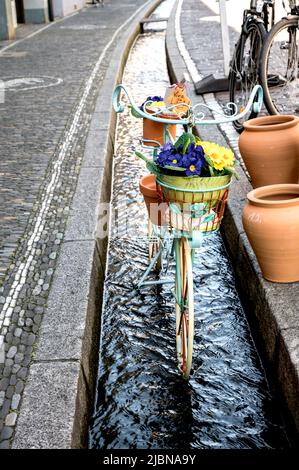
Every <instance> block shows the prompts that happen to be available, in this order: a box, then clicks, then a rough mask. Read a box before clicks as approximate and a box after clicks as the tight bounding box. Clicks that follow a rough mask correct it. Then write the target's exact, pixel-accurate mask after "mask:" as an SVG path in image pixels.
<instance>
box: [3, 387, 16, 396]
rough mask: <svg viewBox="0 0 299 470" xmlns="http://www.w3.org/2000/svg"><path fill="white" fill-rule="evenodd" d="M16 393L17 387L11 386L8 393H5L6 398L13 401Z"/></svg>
mask: <svg viewBox="0 0 299 470" xmlns="http://www.w3.org/2000/svg"><path fill="white" fill-rule="evenodd" d="M14 392H15V387H14V385H9V386H8V387H7V389H6V393H5V396H6V398H9V399H11V398H12V396H13V394H14Z"/></svg>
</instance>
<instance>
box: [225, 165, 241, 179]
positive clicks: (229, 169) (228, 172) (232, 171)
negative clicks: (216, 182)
mask: <svg viewBox="0 0 299 470" xmlns="http://www.w3.org/2000/svg"><path fill="white" fill-rule="evenodd" d="M224 171H225V174H226V175H233V176H234V177H235V178H236V179H237V180H239V179H240V176H239V175H238V173H237V172H236V170H235V168H234V167H232V166H229V167H228V166H226V167H224Z"/></svg>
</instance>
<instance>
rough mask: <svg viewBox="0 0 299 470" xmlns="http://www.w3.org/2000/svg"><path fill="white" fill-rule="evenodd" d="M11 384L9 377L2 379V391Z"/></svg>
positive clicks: (0, 385) (0, 381) (0, 383)
mask: <svg viewBox="0 0 299 470" xmlns="http://www.w3.org/2000/svg"><path fill="white" fill-rule="evenodd" d="M8 385H9V378H7V377H4V378H2V379H1V380H0V391H5V390H6V389H7V387H8Z"/></svg>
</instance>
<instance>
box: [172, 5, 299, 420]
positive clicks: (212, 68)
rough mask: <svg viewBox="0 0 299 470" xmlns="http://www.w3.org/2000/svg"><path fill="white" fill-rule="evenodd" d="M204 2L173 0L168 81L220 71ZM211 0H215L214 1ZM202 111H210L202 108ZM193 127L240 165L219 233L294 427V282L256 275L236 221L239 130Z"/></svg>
mask: <svg viewBox="0 0 299 470" xmlns="http://www.w3.org/2000/svg"><path fill="white" fill-rule="evenodd" d="M207 3H208V2H207V0H183V2H182V0H178V1H177V4H176V5H177V7H178V8H180V7H182V10H181V15H180V21H179V25H180V27H179V28H178V23H177V21H176V19H177V13H176V12H177V11H178V10H177V8H176V7H175V8H174V10H173V12H172V17H171V18H170V20H169V23H168V31H167V53H168V58H169V63H170V70H171V71H172V75H173V76H172V79H173V81H179V80H180V79H181V78H182V76H183V75H184V74H186V73H187V74H189V76H190V75H191V76H193V79H194V78H195V79H196V80H200V79H201V78H203V77H204V76H206V75H209V74H212V73H214V75H215V76H216V77H219V76H223V63H222V47H221V33H220V24H219V17H218V18H217V16H216V15H215V11H213V10H211V9H209V8H208V7H207ZM212 3H213V5H214V4H215V2H214V1H213V2H212ZM240 3H241V2H240ZM245 6H246V5H245ZM239 8H241V5H239ZM236 16H237V15H236ZM230 35H231V53H232V52H233V45H234V43H235V41H236V38H237V37H238V33H237V32H236V31H235V30H233V29H232V28H230ZM191 88H192V87H191ZM191 98H192V100H193V102H195V103H202V104H204V105H208V106H211V107H213V108H215V109H218V110H220V111H221V107H220V104H222V103H224V102H228V101H229V95H228V92H224V93H218V94H216V95H214V94H211V93H210V94H206V95H204V96H198V95H195V93H194V91H193V89H192V90H191ZM205 113H207V116H208V117H212V114H211V113H209V111H208V110H207V109H206V108H205ZM197 130H198V132H199V134H200V135H201V137H202V138H203V139H204V140H211V141H216V142H218V143H219V144H220V145H221V144H222V145H227V143H229V145H230V146H231V147H232V148H233V150H234V151H235V153H236V155H237V157H238V158H239V159H240V164H241V166H242V167H241V168H240V169H239V170H238V173H239V174H240V176H241V178H240V181H238V182H237V183H235V184H234V185H232V188H231V190H230V197H229V203H228V208H227V211H226V217H225V219H224V222H223V236H224V239H225V241H226V245H227V249H228V251H229V253H230V256H231V260H232V264H233V267H234V270H235V274H236V283H237V286H238V290H239V294H240V295H241V296H242V301H243V304H244V306H246V310H247V312H248V320H249V322H250V324H251V329H252V331H253V333H254V336H255V340H256V341H257V342H258V343H261V347H260V350H261V351H262V353H263V355H264V360H265V363H266V365H267V366H266V370H268V371H269V372H270V378H271V377H272V378H274V381H273V384H272V386H273V387H274V388H277V393H278V394H282V395H283V400H282V402H285V403H287V406H288V409H289V411H290V413H291V415H292V420H293V422H294V423H295V424H296V426H297V429H299V412H298V409H299V407H298V397H299V330H298V324H299V309H298V306H297V305H298V301H297V299H298V296H299V284H298V283H292V284H274V283H270V282H267V281H266V280H264V279H263V277H262V275H261V272H260V269H259V266H258V264H257V261H256V258H255V255H254V253H253V251H252V249H251V246H250V244H249V242H248V240H247V237H246V234H245V232H244V229H243V226H242V221H241V216H242V210H243V207H244V204H245V201H246V195H247V193H248V192H249V191H250V190H251V189H252V186H251V184H250V181H249V179H248V175H247V174H246V172H245V168H244V164H243V162H242V159H241V156H240V153H239V150H238V138H239V136H238V134H237V133H236V132H235V130H234V129H233V126H232V124H225V125H220V126H219V127H218V126H197Z"/></svg>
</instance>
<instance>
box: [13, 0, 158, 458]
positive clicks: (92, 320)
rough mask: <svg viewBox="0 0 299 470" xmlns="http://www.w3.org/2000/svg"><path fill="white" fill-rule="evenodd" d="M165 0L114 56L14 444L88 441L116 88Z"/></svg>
mask: <svg viewBox="0 0 299 470" xmlns="http://www.w3.org/2000/svg"><path fill="white" fill-rule="evenodd" d="M161 1H162V0H152V2H151V3H150V4H149V5H147V6H146V7H144V10H142V12H141V13H139V14H138V16H136V17H135V18H134V20H133V21H132V23H130V25H129V26H128V27H127V28H126V30H125V31H123V32H122V33H121V34H120V36H119V38H118V42H117V45H116V47H115V49H114V51H113V53H112V55H111V58H110V62H109V68H108V70H107V72H106V76H105V79H104V82H103V84H102V86H101V89H100V93H99V96H98V98H97V102H96V107H95V112H94V114H93V117H92V121H91V124H90V129H89V134H88V137H87V141H86V146H85V152H84V158H83V162H82V167H81V171H80V175H79V178H78V183H77V188H76V192H75V195H74V199H73V203H72V207H71V214H70V217H69V220H68V222H67V228H66V232H65V237H64V241H63V243H62V246H61V250H60V255H59V260H58V262H57V266H56V271H55V274H54V279H53V283H52V286H51V291H50V294H49V298H48V306H47V311H46V313H45V315H44V318H43V321H42V324H41V328H40V332H39V338H38V343H37V345H36V348H35V353H34V358H33V362H32V363H31V366H30V371H29V376H28V379H27V383H26V386H25V390H24V395H23V400H22V404H21V409H20V414H19V417H18V422H17V426H16V434H15V437H14V441H13V444H12V447H13V448H14V449H17V448H19V449H24V448H39V449H41V448H47V449H58V448H60V449H66V448H86V447H87V446H88V423H89V417H90V415H91V411H92V407H93V403H94V391H95V382H96V380H95V379H96V375H97V368H98V341H99V336H100V321H101V318H100V311H101V304H102V292H103V282H104V275H105V264H106V252H107V238H106V239H104V240H99V239H98V238H97V236H96V234H97V223H98V217H99V205H100V203H103V202H109V200H110V188H111V174H112V159H113V151H114V137H115V128H116V114H115V112H114V111H113V109H112V106H111V103H112V95H113V90H114V88H115V86H116V84H117V83H119V82H120V81H121V77H122V73H123V70H124V67H125V63H126V59H127V57H128V54H129V51H130V48H131V46H132V44H133V42H134V40H135V38H136V36H137V34H138V33H139V32H140V26H139V22H140V20H141V19H143V18H144V17H147V16H150V14H151V13H152V11H153V10H154V9H155V8H156V7H157V6H158V5H159V4H160V3H161ZM103 110H105V111H103Z"/></svg>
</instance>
